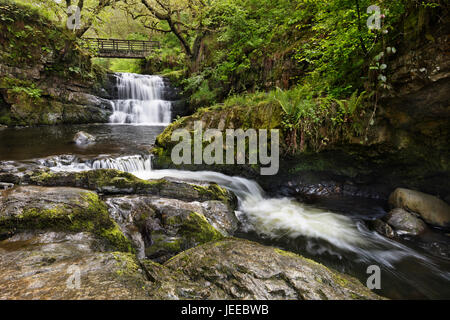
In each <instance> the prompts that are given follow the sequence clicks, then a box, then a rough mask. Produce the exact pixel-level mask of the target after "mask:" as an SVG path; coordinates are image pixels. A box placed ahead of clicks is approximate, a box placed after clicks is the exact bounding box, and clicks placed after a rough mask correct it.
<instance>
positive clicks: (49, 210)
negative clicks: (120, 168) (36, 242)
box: [0, 186, 132, 251]
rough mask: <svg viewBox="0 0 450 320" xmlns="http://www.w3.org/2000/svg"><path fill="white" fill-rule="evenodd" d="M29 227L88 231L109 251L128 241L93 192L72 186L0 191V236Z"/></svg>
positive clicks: (125, 246) (128, 246) (126, 245)
mask: <svg viewBox="0 0 450 320" xmlns="http://www.w3.org/2000/svg"><path fill="white" fill-rule="evenodd" d="M30 230H49V231H64V232H90V233H93V234H95V235H96V236H97V237H99V238H101V239H103V240H104V242H105V245H108V246H109V247H110V248H111V249H112V250H118V251H132V246H131V242H130V241H129V240H128V239H127V238H126V237H125V236H124V235H123V233H122V232H121V231H120V229H119V226H118V225H117V223H116V222H115V221H114V220H113V219H111V218H110V216H109V213H108V208H107V206H106V204H105V203H104V202H103V201H102V200H100V198H99V197H98V195H97V194H96V193H94V192H91V191H87V190H82V189H76V188H67V187H60V188H45V187H36V186H21V187H16V188H13V189H11V190H6V191H1V192H0V239H2V238H3V239H5V238H8V237H10V236H12V235H14V234H16V233H19V232H23V231H30Z"/></svg>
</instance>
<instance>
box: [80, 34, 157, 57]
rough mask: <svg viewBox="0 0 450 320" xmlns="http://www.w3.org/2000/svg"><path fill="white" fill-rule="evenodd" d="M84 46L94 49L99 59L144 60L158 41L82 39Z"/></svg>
mask: <svg viewBox="0 0 450 320" xmlns="http://www.w3.org/2000/svg"><path fill="white" fill-rule="evenodd" d="M83 40H84V42H85V44H86V46H87V47H89V48H91V49H94V51H95V52H96V53H95V56H96V57H99V58H124V59H144V58H145V57H146V56H148V55H149V54H150V53H151V52H152V51H153V50H155V49H156V48H161V45H160V43H159V42H158V41H142V40H119V39H100V38H84V39H83Z"/></svg>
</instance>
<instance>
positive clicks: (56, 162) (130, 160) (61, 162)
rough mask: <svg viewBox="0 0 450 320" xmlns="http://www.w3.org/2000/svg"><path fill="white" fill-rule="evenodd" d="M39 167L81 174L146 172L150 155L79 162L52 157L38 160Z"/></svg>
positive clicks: (71, 157)
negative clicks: (92, 172) (83, 172)
mask: <svg viewBox="0 0 450 320" xmlns="http://www.w3.org/2000/svg"><path fill="white" fill-rule="evenodd" d="M38 163H39V164H40V165H44V166H46V167H50V168H51V170H53V171H68V172H81V171H88V170H98V169H115V170H119V171H124V172H146V171H151V170H152V156H151V155H133V156H125V157H118V158H111V157H110V158H100V159H95V160H86V161H83V160H80V159H79V158H77V157H75V156H63V157H53V158H50V159H45V160H39V161H38Z"/></svg>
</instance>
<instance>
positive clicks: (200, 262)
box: [144, 239, 381, 300]
mask: <svg viewBox="0 0 450 320" xmlns="http://www.w3.org/2000/svg"><path fill="white" fill-rule="evenodd" d="M144 265H145V267H146V270H147V274H148V275H149V278H150V279H153V282H154V285H153V289H152V290H151V297H152V298H154V299H185V300H188V299H244V300H254V299H258V300H266V299H269V300H316V299H318V300H328V299H332V300H336V299H339V300H340V299H349V300H353V299H381V298H380V297H379V296H377V295H376V294H374V293H373V292H371V291H370V290H369V289H368V288H366V287H365V286H363V285H362V284H361V283H360V282H358V280H356V279H354V278H352V277H349V276H346V275H343V274H340V273H338V272H336V271H333V270H331V269H328V268H326V267H325V266H323V265H321V264H318V263H316V262H314V261H312V260H309V259H306V258H304V257H302V256H299V255H296V254H293V253H289V252H285V251H282V250H279V249H276V248H273V247H266V246H262V245H260V244H256V243H254V242H250V241H246V240H238V239H227V240H224V241H220V242H210V243H208V244H205V245H202V246H199V247H196V248H193V249H190V250H188V251H186V252H184V253H182V254H179V255H178V256H176V257H174V258H172V259H171V260H170V261H168V262H167V263H166V264H165V265H163V266H162V265H158V264H155V263H154V262H151V261H146V263H144Z"/></svg>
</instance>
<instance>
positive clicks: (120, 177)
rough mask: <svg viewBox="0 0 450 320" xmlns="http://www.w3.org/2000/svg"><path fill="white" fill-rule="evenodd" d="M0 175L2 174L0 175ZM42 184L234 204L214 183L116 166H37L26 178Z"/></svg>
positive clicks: (108, 192) (104, 192)
mask: <svg viewBox="0 0 450 320" xmlns="http://www.w3.org/2000/svg"><path fill="white" fill-rule="evenodd" d="M0 178H1V176H0ZM26 182H27V183H29V184H37V185H41V186H71V187H77V188H83V189H89V190H95V191H98V192H101V193H103V194H107V195H116V194H140V195H142V194H146V195H155V196H160V197H164V198H174V199H179V200H182V201H188V202H189V201H200V202H203V201H210V200H219V201H222V202H224V203H227V204H228V205H229V206H230V207H232V208H234V207H236V204H237V199H236V196H235V195H233V194H232V193H231V192H229V191H227V190H226V189H224V188H222V187H220V186H218V185H217V184H208V185H205V186H199V185H195V184H189V183H182V182H175V181H169V180H166V179H161V180H148V181H147V180H142V179H139V178H137V177H136V176H134V175H132V174H130V173H125V172H121V171H118V170H104V169H102V170H91V171H85V172H50V171H49V170H48V169H42V168H41V169H37V170H36V171H35V172H33V174H32V176H31V177H30V178H29V179H28V180H27V181H26Z"/></svg>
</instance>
